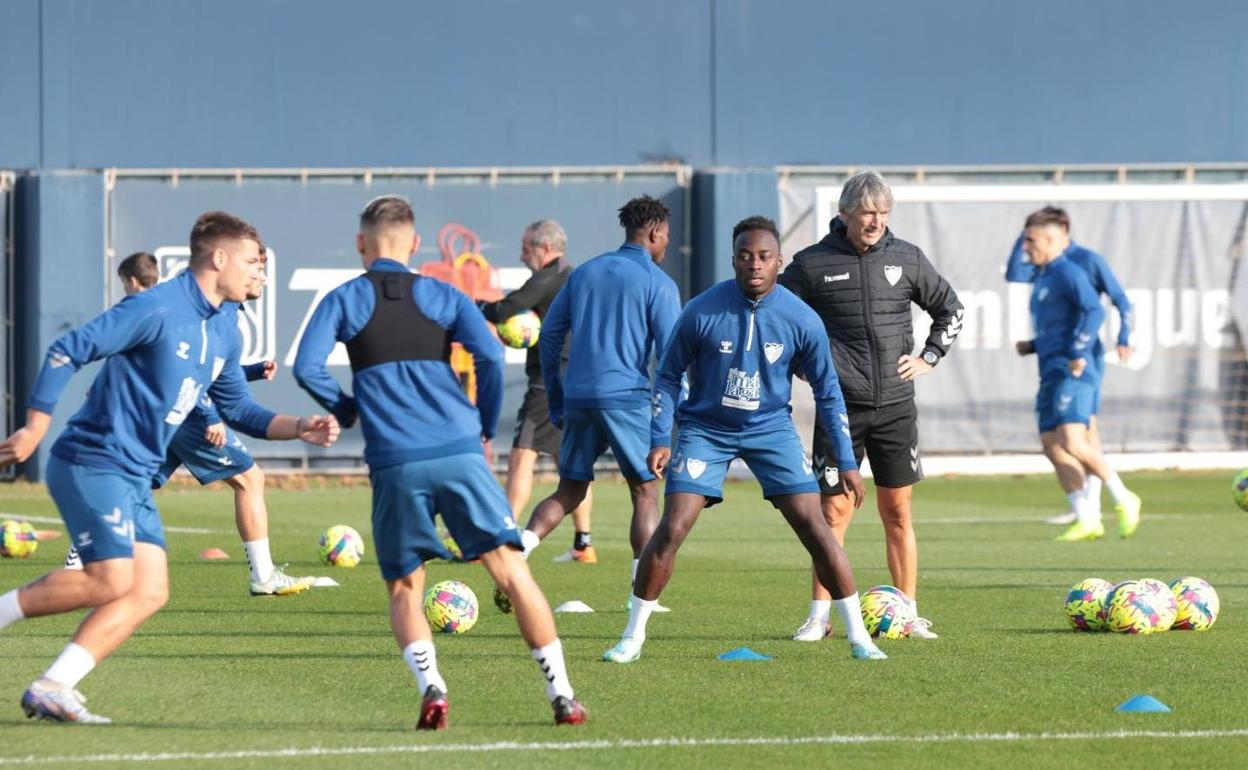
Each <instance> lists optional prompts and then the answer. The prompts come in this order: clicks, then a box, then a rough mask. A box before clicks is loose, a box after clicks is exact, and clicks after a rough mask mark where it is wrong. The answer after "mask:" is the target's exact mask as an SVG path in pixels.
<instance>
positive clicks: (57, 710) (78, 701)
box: [22, 679, 113, 725]
mask: <svg viewBox="0 0 1248 770" xmlns="http://www.w3.org/2000/svg"><path fill="white" fill-rule="evenodd" d="M45 681H46V680H43V679H40V680H39V681H37V682H35V683H34V684H32V685H31V686H30V687H29V689H27V690H26V692H24V693H22V711H24V712H26V718H27V719H34V718H35V717H39V718H40V719H51V720H52V721H54V722H80V723H82V724H97V725H107V724H111V723H112V721H113V720H111V719H109V718H108V717H102V716H100V715H98V714H92V713H91V712H90V711H87V706H86V703H87V699H86V698H85V697H84V696H83V694H82V693H80V692H78V691H77V690H75V689H73V688H57V687H54V686H49V685H46V684H43V682H45Z"/></svg>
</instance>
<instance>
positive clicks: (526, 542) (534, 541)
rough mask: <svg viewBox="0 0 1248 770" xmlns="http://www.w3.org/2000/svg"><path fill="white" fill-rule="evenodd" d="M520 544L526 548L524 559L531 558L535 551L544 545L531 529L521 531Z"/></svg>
mask: <svg viewBox="0 0 1248 770" xmlns="http://www.w3.org/2000/svg"><path fill="white" fill-rule="evenodd" d="M520 543H521V544H522V545H523V546H524V558H526V559H527V558H529V554H531V553H533V549H535V548H537V547H538V546H539V545H541V544H542V539H541V538H540V537H538V536H537V533H536V532H534V531H533V530H531V529H522V530H520Z"/></svg>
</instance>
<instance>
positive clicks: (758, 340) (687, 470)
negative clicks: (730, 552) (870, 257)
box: [603, 217, 887, 663]
mask: <svg viewBox="0 0 1248 770" xmlns="http://www.w3.org/2000/svg"><path fill="white" fill-rule="evenodd" d="M732 234H733V249H734V254H733V261H732V262H733V269H734V270H735V272H736V278H735V279H734V280H728V281H724V282H722V283H719V284H717V285H715V286H713V287H711V288H710V289H708V290H707V291H705V292H703V293H702V294H700V295H699V296H698V297H696V298H694V299H693V300H691V301H690V302H689V304H688V305H687V306H686V307H685V309H684V311H683V312H682V313H681V314H680V317H679V319H678V320H677V322H676V329H675V331H674V332H673V334H672V338H671V340H670V342H669V343H668V345H667V349H666V350H665V352H664V355H663V359H662V363H661V364H660V367H659V371H658V374H657V376H656V378H655V385H654V420H653V424H652V432H651V436H650V445H651V450H650V454H649V457H648V459H647V461H648V463H649V466H650V469H651V471H653V472H654V473H655V474H656V475H658V476H662V475H663V473H664V472H665V471H667V470H670V474H669V475H668V479H667V489H666V495H667V498H666V503H665V507H664V511H663V518H662V520H660V522H659V525H658V528H657V529H655V531H654V535H653V537H651V539H650V542H649V543H648V544H647V545H646V547H645V550H644V551H642V554H641V562H640V565H639V567H638V569H637V579H636V587H635V589H634V594H633V601H632V606H631V609H630V611H629V618H628V626H627V627H626V628H625V629H624V635H623V637H622V638H621V639H620V641H619V643H618V644H616V645H615V646H614V647H612V648H611V649H610V650H607V651H606V652H605V653H603V659H604V660H607V661H611V662H614V663H631V662H632V661H635V660H637V659H638V658H639V657H640V656H641V648H642V644H643V643H644V642H645V639H646V623H647V621H648V619H649V617H650V613H651V612H652V611H653V608H654V605H655V602H656V601H657V600H658V598H659V594H660V593H662V591H663V587H664V586H666V585H667V582H668V580H669V579H670V578H671V575H672V570H673V568H674V566H675V561H676V552H677V551H678V550H679V549H680V545H681V543H682V542H684V539H685V537H686V536H687V535H688V534H689V531H690V530H691V529H692V528H693V525H694V523H695V522H697V519H698V515H699V514H700V513H701V512H702V509H703V508H706V507H708V506H711V505H714V504H716V503H718V502H720V500H722V499H723V482H724V476H725V475H726V473H727V471H728V465H729V463H731V462H732V460H733V459H735V458H737V457H740V458H742V459H743V460H745V462H746V464H747V465H749V467H750V470H751V471H753V472H754V475H755V476H756V477H757V478H758V480H759V483H760V484H761V485H762V488H763V497H765V498H767V499H768V500H770V501H771V503H772V504H773V505H774V506H776V507H777V508H779V509H780V513H781V514H782V515H783V516H784V518H785V520H786V521H787V522H788V523H789V526H791V527H792V528H793V531H794V532H796V533H797V536H798V538H799V539H800V540H801V542H802V545H803V546H805V547H806V550H807V551H809V552H810V556H811V559H812V561H813V563H814V567H815V570H816V573H817V574H818V576H819V580H820V581H821V582H822V583H823V585H825V586H827V588H828V590H829V591H830V592H831V593H832V596H833V597H835V599H834V602H833V603H834V605H835V606H836V611H837V614H838V615H839V616H840V618H841V621H842V622H843V623H844V624H845V628H846V631H847V633H848V636H849V644H850V652H851V654H852V655H853V657H854V658H857V659H859V660H881V659H884V658H886V657H887V656H886V655H885V654H884V653H883V652H881V651H880V650H879V649H878V648H877V647H876V646H875V644H874V643H873V642H872V641H871V636H870V634H868V633H867V629H866V627H865V626H864V625H863V621H862V612H861V609H860V608H859V605H858V593H857V589H856V588H855V586H854V576H853V573H852V572H851V570H850V565H849V559H848V558H846V556H845V552H844V551H843V550H842V549H841V546H840V544H839V543H838V542H837V540H836V537H835V536H834V535H833V533H832V529H831V527H829V526H828V523H827V522H826V521H825V520H824V518H823V514H822V513H821V512H820V510H819V484H818V483H817V482H816V480H815V475H814V472H813V471H812V468H811V464H810V461H809V460H807V458H806V456H805V454H804V453H803V452H802V444H801V440H800V439H799V438H798V435H797V429H796V427H795V426H794V424H793V420H792V417H791V416H790V408H789V399H790V387H791V383H792V377H793V374H794V373H796V372H801V373H802V374H803V375H804V376H805V377H806V379H807V380H808V381H809V382H810V385H811V388H812V390H813V391H814V394H815V403H816V405H817V407H818V413H819V419H820V420H821V421H823V423H824V424H825V425H827V426H828V427H829V429H830V430H829V433H830V434H831V436H832V440H833V441H834V442H835V446H836V457H837V461H838V462H839V468H840V481H841V482H842V483H843V484H844V489H845V491H844V493H843V494H844V495H845V496H846V497H847V498H848V499H849V501H850V504H851V505H854V506H857V505H860V504H861V502H862V497H863V494H864V490H863V484H862V477H861V475H860V474H859V473H858V464H857V462H856V461H855V459H854V449H853V444H852V442H851V441H850V437H849V417H848V415H847V414H846V411H845V402H844V400H843V399H842V397H841V389H840V384H839V382H838V380H837V375H836V369H835V368H834V367H833V365H832V356H831V353H830V352H829V350H828V340H827V337H826V336H825V334H824V331H823V324H822V323H821V322H820V320H819V317H818V316H817V315H815V312H814V311H813V310H811V309H810V308H809V307H807V306H806V305H805V304H804V303H803V302H802V301H801V300H800V299H798V298H797V297H795V296H794V295H793V294H792V293H791V292H789V291H788V290H787V289H785V288H784V287H782V286H777V285H776V276H777V274H778V273H779V270H780V265H781V262H782V261H783V260H782V257H781V255H780V235H779V232H778V231H777V229H776V225H775V223H774V222H772V221H771V220H770V219H767V218H765V217H750V218H748V219H745V220H742V221H741V222H739V223H738V224H737V226H736V227H734V228H733V231H732ZM686 371H687V372H689V390H690V395H689V399H688V400H687V401H685V402H684V403H683V404H682V405H681V406H680V407H679V408H678V409H676V423H677V427H678V428H679V430H678V438H677V443H676V449H675V451H674V452H673V451H672V449H671V448H670V446H671V427H672V412H673V408H674V405H675V404H676V403H677V399H678V397H679V394H680V388H681V384H680V379H681V375H682V374H683V373H685V372H686ZM669 460H670V464H669Z"/></svg>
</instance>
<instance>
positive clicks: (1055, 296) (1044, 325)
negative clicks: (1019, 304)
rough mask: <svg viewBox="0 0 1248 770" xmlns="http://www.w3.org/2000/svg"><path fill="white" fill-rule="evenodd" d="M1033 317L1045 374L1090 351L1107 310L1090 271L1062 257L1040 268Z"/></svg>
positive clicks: (1041, 367)
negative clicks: (1090, 277) (1093, 285)
mask: <svg viewBox="0 0 1248 770" xmlns="http://www.w3.org/2000/svg"><path fill="white" fill-rule="evenodd" d="M1031 319H1032V325H1033V326H1034V327H1035V329H1036V340H1035V346H1036V355H1037V356H1038V357H1039V364H1040V374H1041V376H1045V375H1047V374H1051V373H1055V372H1057V371H1058V370H1061V371H1063V372H1065V371H1067V366H1066V365H1067V363H1068V362H1069V361H1070V360H1072V359H1075V358H1087V357H1088V356H1089V355H1090V354H1091V352H1092V341H1093V340H1095V339H1096V330H1097V329H1099V328H1100V327H1101V321H1103V320H1104V319H1105V309H1104V308H1102V307H1101V300H1100V295H1098V294H1097V293H1096V290H1095V289H1093V288H1092V282H1091V281H1089V280H1088V274H1087V272H1086V271H1084V270H1083V268H1081V267H1079V266H1078V265H1076V264H1075V263H1074V262H1072V261H1071V260H1070V259H1068V258H1067V257H1065V256H1061V257H1058V258H1057V259H1055V260H1053V261H1052V262H1050V263H1048V264H1047V265H1045V266H1044V267H1043V268H1041V269H1040V270H1039V271H1037V274H1036V280H1035V282H1034V283H1033V285H1032V290H1031Z"/></svg>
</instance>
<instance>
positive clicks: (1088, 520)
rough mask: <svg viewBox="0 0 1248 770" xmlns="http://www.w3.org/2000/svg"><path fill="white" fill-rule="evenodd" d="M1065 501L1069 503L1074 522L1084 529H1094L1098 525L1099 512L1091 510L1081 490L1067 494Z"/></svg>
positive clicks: (1099, 519)
mask: <svg viewBox="0 0 1248 770" xmlns="http://www.w3.org/2000/svg"><path fill="white" fill-rule="evenodd" d="M1066 499H1067V500H1069V501H1070V507H1071V509H1073V510H1074V512H1075V521H1077V522H1079V523H1080V524H1082V525H1084V526H1086V527H1094V526H1096V525H1097V524H1099V523H1100V521H1101V512H1100V511H1099V510H1094V509H1093V508H1092V504H1091V503H1089V502H1088V498H1087V495H1085V494H1083V490H1082V489H1079V490H1076V491H1074V492H1070V493H1068V494H1067V495H1066Z"/></svg>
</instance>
